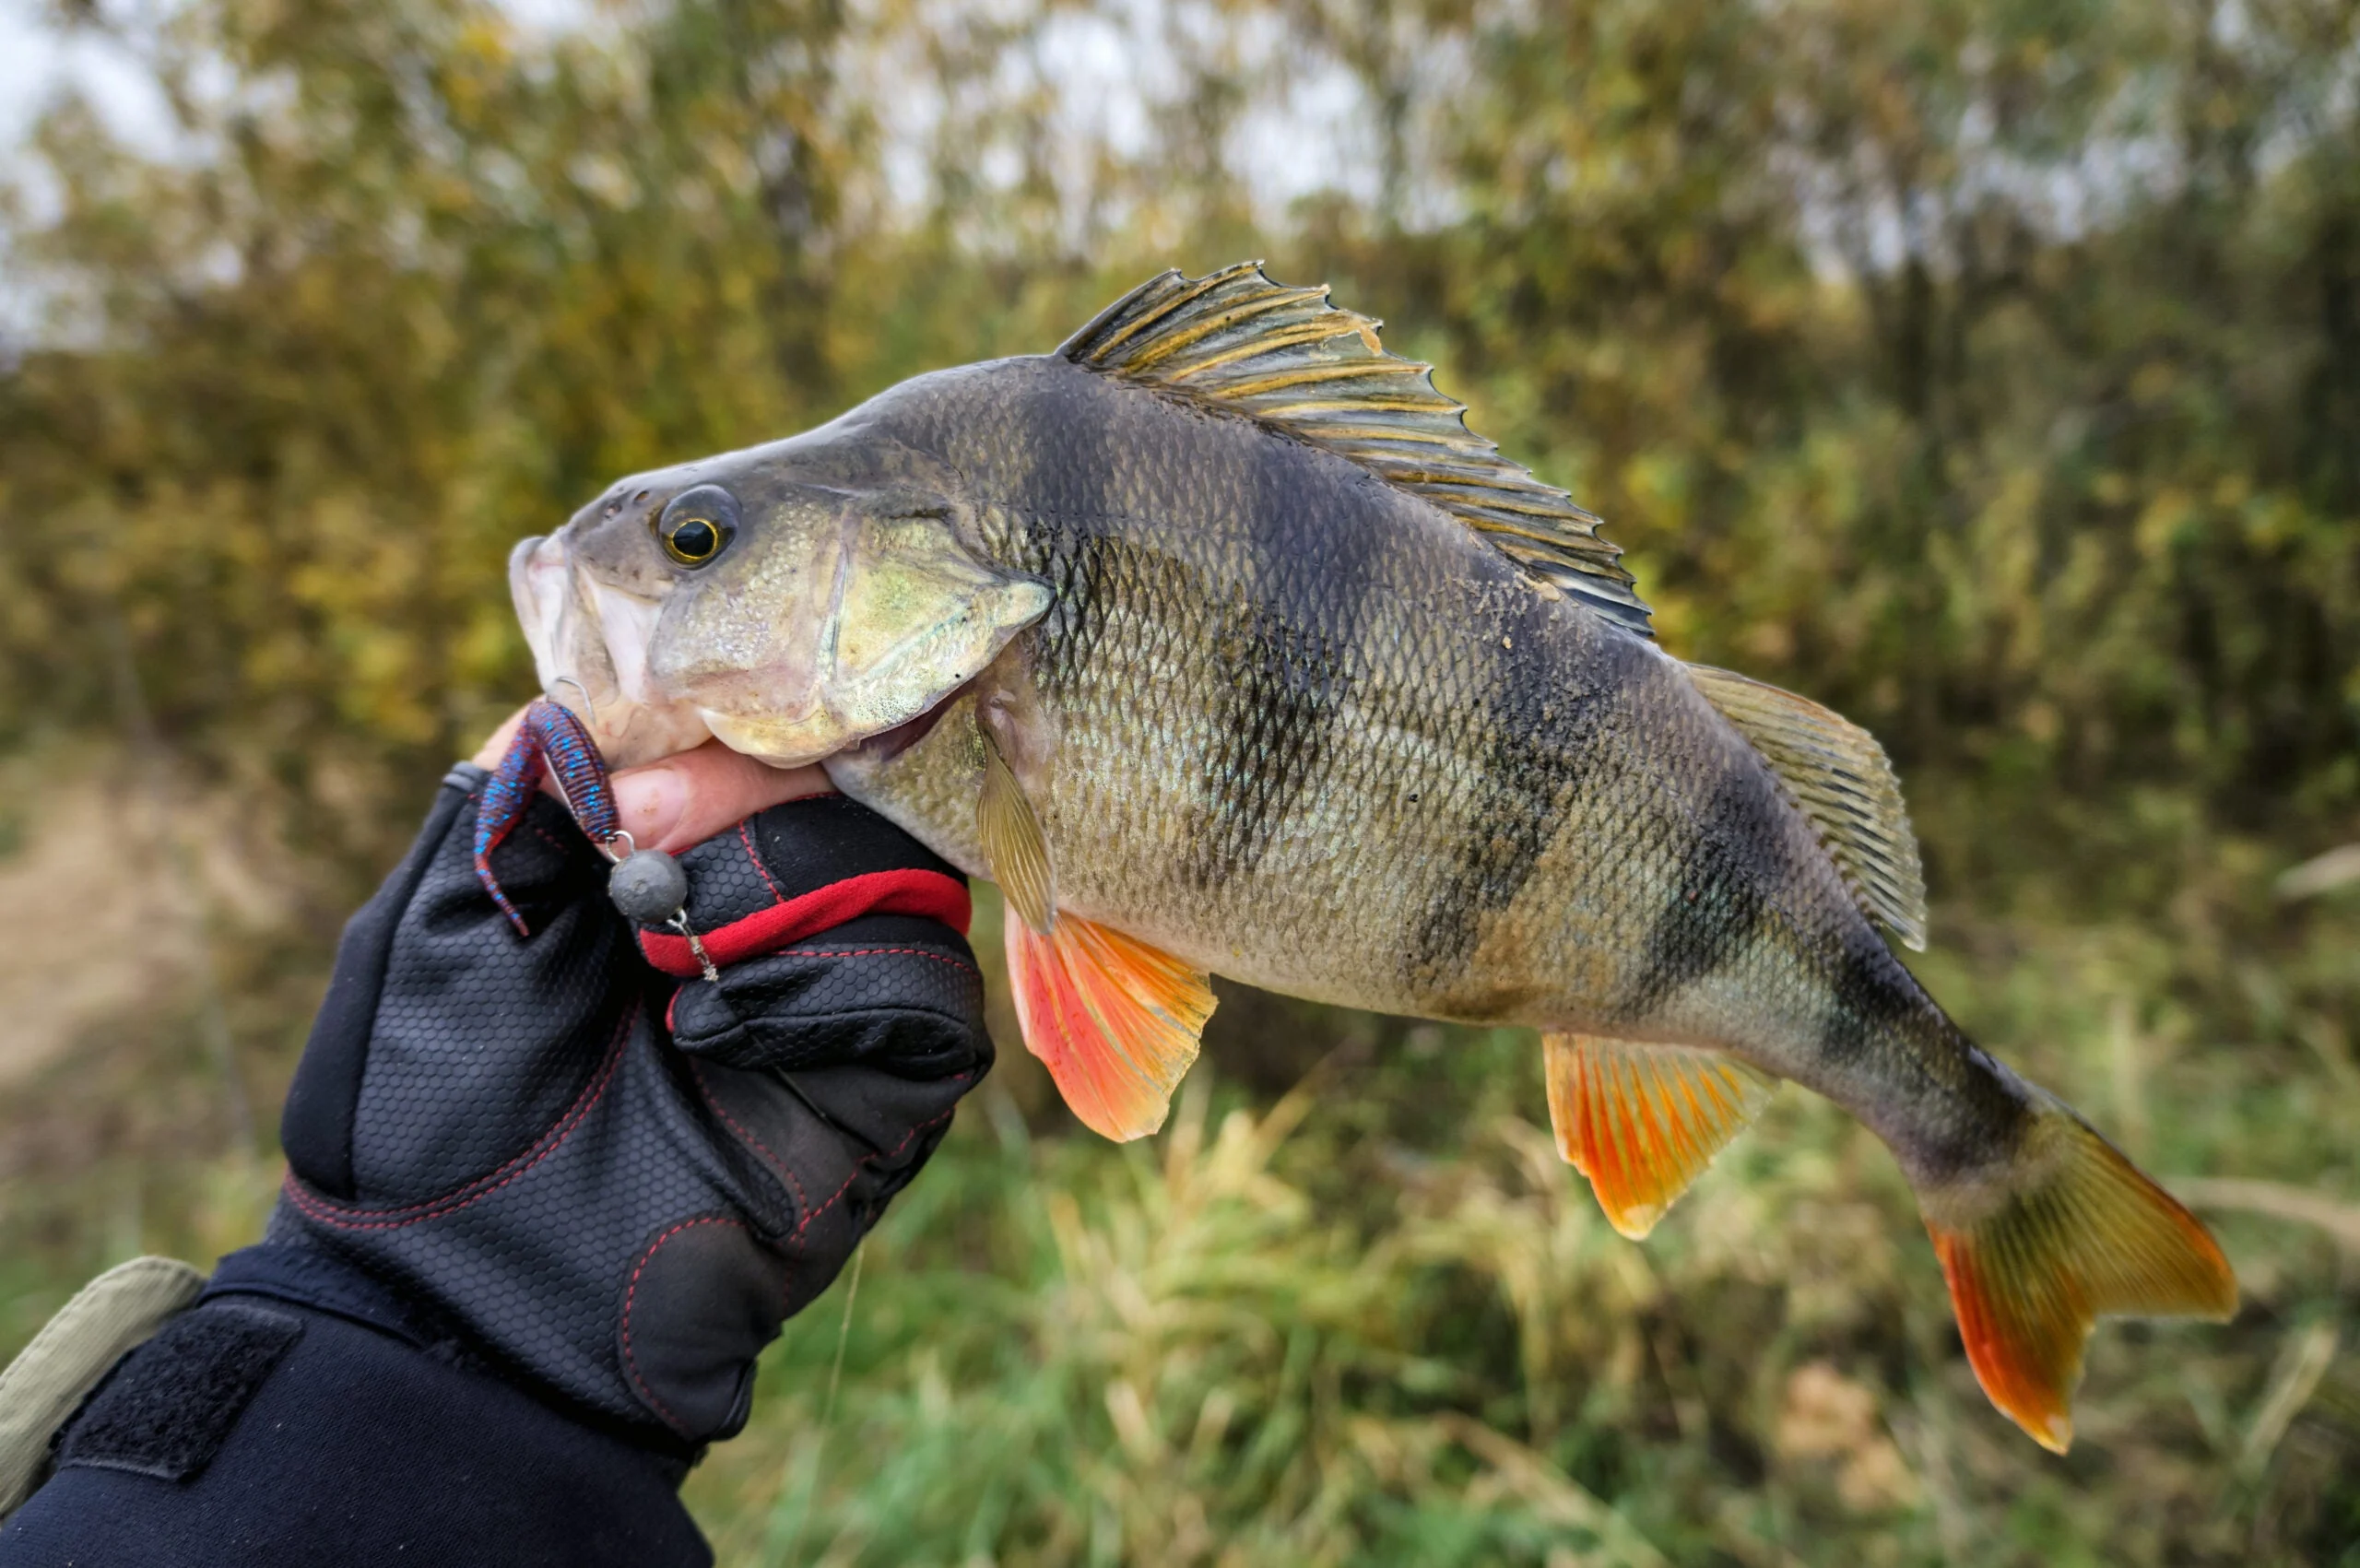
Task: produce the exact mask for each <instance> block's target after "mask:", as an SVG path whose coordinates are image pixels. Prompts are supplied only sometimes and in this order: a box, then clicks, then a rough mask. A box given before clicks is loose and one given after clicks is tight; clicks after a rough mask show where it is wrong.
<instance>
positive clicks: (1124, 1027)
mask: <svg viewBox="0 0 2360 1568" xmlns="http://www.w3.org/2000/svg"><path fill="white" fill-rule="evenodd" d="M1008 972H1009V979H1010V981H1011V982H1012V984H1013V985H1014V987H1015V991H1016V1017H1017V1021H1018V1022H1019V1023H1021V1024H1022V1025H1023V1028H1024V1045H1025V1048H1026V1049H1027V1050H1029V1051H1031V1052H1032V1054H1033V1055H1036V1056H1038V1057H1040V1058H1041V1060H1042V1062H1043V1063H1044V1064H1045V1065H1046V1066H1047V1067H1048V1069H1049V1076H1050V1077H1051V1078H1053V1079H1056V1085H1057V1092H1058V1093H1060V1094H1062V1095H1064V1096H1065V1100H1066V1103H1067V1104H1068V1106H1070V1107H1072V1109H1073V1114H1075V1115H1077V1116H1080V1118H1081V1119H1082V1121H1083V1122H1084V1123H1085V1124H1086V1125H1087V1126H1089V1127H1090V1129H1091V1131H1092V1132H1096V1133H1101V1134H1103V1135H1104V1136H1105V1137H1107V1138H1113V1139H1114V1140H1115V1142H1117V1143H1127V1142H1129V1141H1130V1140H1131V1139H1132V1138H1145V1137H1146V1136H1147V1135H1148V1134H1150V1133H1151V1132H1153V1131H1155V1130H1156V1129H1157V1128H1159V1127H1161V1126H1163V1118H1164V1116H1165V1114H1167V1113H1168V1112H1169V1111H1170V1110H1171V1109H1172V1091H1173V1090H1174V1088H1175V1087H1176V1086H1177V1085H1178V1084H1179V1082H1180V1079H1181V1078H1182V1077H1183V1076H1184V1075H1185V1074H1186V1072H1187V1070H1188V1067H1189V1065H1190V1064H1191V1063H1193V1062H1194V1061H1196V1059H1197V1043H1198V1037H1199V1036H1200V1035H1201V1034H1202V1033H1203V1032H1204V1028H1205V1020H1207V1019H1209V1018H1210V1017H1212V1012H1213V993H1212V985H1211V984H1210V977H1209V976H1208V975H1206V974H1205V973H1203V972H1202V971H1199V970H1196V969H1192V968H1190V967H1189V966H1188V965H1187V964H1186V963H1184V962H1183V961H1180V960H1178V959H1176V958H1174V957H1173V956H1172V955H1171V954H1169V953H1167V952H1164V951H1162V950H1161V949H1156V948H1151V947H1149V946H1148V945H1147V944H1146V943H1145V942H1141V941H1139V940H1137V939H1135V938H1133V937H1127V936H1125V935H1123V933H1121V932H1120V931H1115V930H1110V929H1108V928H1107V927H1106V926H1103V925H1095V924H1093V923H1091V922H1090V921H1087V920H1083V919H1080V918H1079V917H1077V916H1075V915H1071V914H1056V916H1055V917H1054V921H1053V923H1052V925H1051V926H1050V929H1049V930H1048V932H1047V933H1046V934H1045V935H1044V934H1042V933H1040V932H1036V931H1034V930H1033V929H1032V927H1031V926H1030V925H1026V924H1025V923H1024V922H1023V921H1021V920H1010V921H1009V922H1008Z"/></svg>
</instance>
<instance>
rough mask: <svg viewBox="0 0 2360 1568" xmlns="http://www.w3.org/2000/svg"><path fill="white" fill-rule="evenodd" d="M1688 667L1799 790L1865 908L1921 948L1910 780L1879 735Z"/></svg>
mask: <svg viewBox="0 0 2360 1568" xmlns="http://www.w3.org/2000/svg"><path fill="white" fill-rule="evenodd" d="M1688 673H1689V675H1690V677H1691V678H1693V679H1694V680H1695V682H1696V689H1697V690H1700V691H1702V692H1703V693H1704V694H1705V701H1709V702H1711V703H1712V704H1713V706H1714V707H1716V708H1717V709H1719V710H1720V713H1721V716H1722V717H1723V718H1725V719H1727V720H1729V723H1731V724H1733V725H1736V726H1737V727H1738V730H1739V732H1740V734H1742V735H1743V736H1744V737H1745V738H1746V739H1748V740H1750V741H1752V743H1753V749H1755V750H1756V751H1759V752H1761V753H1762V757H1763V760H1764V761H1766V762H1768V763H1769V764H1770V770H1771V772H1775V773H1776V774H1777V775H1778V777H1779V780H1780V781H1781V782H1782V783H1784V784H1786V786H1787V788H1788V792H1789V793H1790V794H1792V795H1793V796H1794V797H1795V804H1796V805H1797V806H1799V807H1800V808H1802V812H1803V815H1804V816H1806V817H1808V818H1810V819H1811V826H1813V827H1814V828H1817V829H1818V830H1819V837H1820V842H1821V843H1824V844H1825V845H1826V846H1827V853H1828V854H1829V855H1832V856H1833V857H1834V858H1835V866H1836V869H1838V870H1839V871H1841V872H1843V873H1844V879H1845V881H1847V882H1848V883H1849V884H1851V888H1852V893H1853V896H1854V897H1855V898H1857V899H1858V900H1859V903H1860V907H1861V908H1862V909H1863V910H1865V911H1867V912H1868V914H1870V915H1871V916H1873V917H1874V918H1876V919H1878V920H1882V921H1883V922H1884V923H1885V924H1886V925H1890V926H1892V927H1893V929H1894V934H1895V935H1896V936H1898V937H1900V938H1901V940H1902V943H1903V945H1905V946H1906V947H1908V948H1909V949H1912V950H1913V951H1921V952H1922V951H1923V950H1924V949H1925V947H1926V873H1925V870H1924V868H1923V867H1920V866H1919V865H1918V862H1917V835H1916V834H1914V833H1912V832H1911V831H1909V808H1907V807H1906V806H1905V805H1903V804H1902V800H1901V781H1900V780H1899V779H1896V778H1894V775H1893V764H1892V763H1891V762H1890V761H1888V760H1886V759H1885V754H1884V748H1883V747H1882V746H1879V745H1878V744H1877V737H1875V736H1873V735H1870V733H1869V732H1868V731H1867V730H1864V729H1862V728H1861V727H1860V726H1859V725H1856V724H1854V723H1853V722H1852V721H1851V720H1849V719H1847V718H1846V717H1845V716H1844V715H1843V714H1841V713H1833V712H1830V711H1829V710H1828V709H1825V708H1823V707H1821V706H1820V705H1819V704H1818V703H1816V702H1813V701H1810V700H1809V699H1807V698H1802V697H1798V696H1796V695H1795V694H1794V693H1793V692H1791V691H1781V690H1778V689H1777V688H1776V687H1775V686H1767V685H1764V683H1763V682H1761V681H1758V680H1752V679H1749V678H1746V677H1745V676H1741V675H1734V674H1731V673H1730V672H1729V671H1728V670H1725V669H1715V668H1713V667H1712V666H1709V665H1690V666H1688Z"/></svg>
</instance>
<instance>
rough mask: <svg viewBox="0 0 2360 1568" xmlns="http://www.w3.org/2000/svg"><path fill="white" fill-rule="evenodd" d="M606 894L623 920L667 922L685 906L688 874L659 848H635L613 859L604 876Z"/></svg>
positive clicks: (659, 923) (658, 923) (641, 922)
mask: <svg viewBox="0 0 2360 1568" xmlns="http://www.w3.org/2000/svg"><path fill="white" fill-rule="evenodd" d="M607 896H608V898H610V899H612V900H614V901H615V907H616V908H617V909H619V910H621V911H622V912H623V916H624V918H625V919H628V920H635V921H637V922H639V924H641V925H670V924H671V923H672V922H673V921H674V920H675V919H676V918H679V917H681V915H682V914H683V912H684V911H685V909H686V907H687V905H688V902H689V874H688V873H687V872H685V871H683V870H681V869H680V863H679V862H678V861H677V860H675V859H673V858H672V857H671V856H670V855H667V854H665V853H664V852H663V851H662V850H660V849H643V850H637V851H634V852H633V853H632V854H631V855H626V856H624V857H623V858H622V859H620V860H619V861H617V862H615V868H614V870H613V871H612V872H611V873H609V874H608V878H607Z"/></svg>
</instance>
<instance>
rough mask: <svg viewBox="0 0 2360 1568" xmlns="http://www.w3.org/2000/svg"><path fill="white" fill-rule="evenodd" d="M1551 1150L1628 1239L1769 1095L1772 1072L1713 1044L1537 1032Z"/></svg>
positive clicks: (1649, 1226)
mask: <svg viewBox="0 0 2360 1568" xmlns="http://www.w3.org/2000/svg"><path fill="white" fill-rule="evenodd" d="M1540 1046H1541V1050H1542V1052H1543V1053H1544V1054H1545V1055H1546V1057H1547V1067H1548V1078H1549V1120H1550V1122H1551V1123H1552V1125H1553V1126H1555V1128H1556V1131H1557V1152H1559V1153H1560V1154H1563V1156H1564V1157H1565V1159H1566V1160H1567V1161H1569V1162H1571V1164H1572V1165H1573V1167H1574V1168H1575V1170H1577V1171H1579V1172H1580V1173H1582V1174H1583V1175H1585V1176H1587V1177H1588V1178H1589V1185H1590V1190H1591V1191H1593V1192H1595V1193H1596V1194H1597V1195H1598V1202H1599V1208H1603V1209H1604V1210H1605V1211H1606V1218H1607V1220H1608V1222H1609V1223H1611V1225H1613V1227H1614V1228H1615V1229H1616V1230H1617V1231H1620V1232H1622V1234H1624V1235H1626V1236H1629V1237H1630V1238H1631V1239H1632V1240H1634V1241H1636V1240H1638V1239H1639V1238H1640V1237H1642V1236H1645V1235H1646V1233H1647V1232H1649V1231H1651V1230H1653V1229H1655V1224H1656V1221H1657V1220H1660V1219H1662V1218H1663V1215H1664V1211H1665V1210H1666V1209H1668V1208H1670V1207H1671V1206H1672V1203H1673V1202H1674V1201H1675V1200H1676V1199H1678V1197H1680V1195H1681V1193H1683V1192H1686V1191H1687V1190H1688V1187H1689V1185H1690V1184H1691V1183H1693V1181H1695V1179H1696V1178H1697V1177H1698V1176H1700V1175H1702V1174H1704V1172H1705V1166H1707V1165H1709V1164H1711V1163H1712V1162H1713V1157H1714V1156H1715V1155H1717V1154H1718V1153H1719V1152H1720V1151H1721V1149H1723V1148H1725V1147H1726V1146H1727V1145H1728V1143H1729V1139H1731V1138H1735V1137H1736V1136H1737V1135H1738V1134H1739V1133H1740V1132H1742V1131H1743V1130H1744V1129H1745V1126H1746V1125H1747V1124H1748V1123H1750V1122H1752V1120H1753V1118H1754V1117H1755V1116H1758V1115H1760V1114H1762V1107H1763V1106H1764V1105H1766V1104H1768V1103H1769V1102H1770V1095H1771V1092H1772V1091H1774V1090H1776V1088H1777V1079H1773V1078H1770V1077H1768V1076H1766V1075H1764V1074H1763V1073H1761V1072H1757V1071H1756V1070H1755V1069H1753V1068H1752V1067H1747V1066H1746V1065H1745V1064H1744V1063H1742V1062H1740V1061H1737V1060H1735V1059H1734V1058H1732V1057H1729V1056H1725V1055H1721V1054H1720V1053H1719V1052H1717V1051H1705V1050H1699V1049H1696V1048H1693V1047H1691V1046H1686V1045H1650V1044H1640V1043H1633V1042H1630V1041H1623V1040H1608V1039H1604V1038H1602V1037H1600V1036H1599V1035H1595V1034H1543V1035H1542V1036H1541V1037H1540Z"/></svg>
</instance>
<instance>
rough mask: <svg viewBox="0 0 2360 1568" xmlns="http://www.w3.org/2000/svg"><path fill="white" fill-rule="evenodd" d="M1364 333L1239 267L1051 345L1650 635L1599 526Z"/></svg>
mask: <svg viewBox="0 0 2360 1568" xmlns="http://www.w3.org/2000/svg"><path fill="white" fill-rule="evenodd" d="M1377 326H1378V324H1377V323H1376V322H1375V321H1373V320H1371V319H1370V318H1369V317H1367V316H1363V315H1360V314H1357V313H1355V312H1351V311H1346V310H1339V309H1338V308H1336V307H1335V306H1333V305H1330V304H1329V303H1328V302H1327V287H1326V286H1325V285H1324V284H1323V285H1322V286H1320V287H1319V288H1316V289H1288V288H1282V287H1281V286H1280V285H1279V284H1276V283H1273V282H1271V281H1270V280H1269V279H1268V277H1264V276H1263V274H1262V264H1261V263H1259V262H1240V263H1239V264H1238V265H1235V266H1231V267H1224V268H1222V269H1221V271H1219V272H1214V273H1209V274H1207V275H1206V276H1205V277H1183V276H1181V274H1180V273H1179V272H1177V271H1176V270H1175V271H1172V272H1167V273H1165V274H1163V275H1162V277H1154V278H1150V279H1149V280H1148V281H1147V282H1145V283H1142V284H1140V285H1139V287H1138V288H1137V289H1132V290H1131V291H1130V292H1129V293H1127V294H1126V295H1124V296H1123V297H1122V298H1121V299H1119V300H1117V301H1115V302H1114V303H1113V304H1111V305H1109V306H1107V307H1106V309H1105V310H1103V311H1102V312H1099V314H1098V317H1097V319H1096V320H1094V321H1092V322H1091V324H1089V325H1088V326H1085V327H1083V328H1082V329H1081V330H1080V332H1077V333H1075V334H1074V335H1073V336H1071V337H1069V338H1068V339H1067V340H1066V342H1065V344H1064V346H1063V347H1062V348H1059V349H1058V350H1057V352H1058V353H1060V354H1062V355H1063V356H1064V357H1065V358H1066V359H1068V360H1071V361H1073V362H1074V363H1075V364H1077V365H1081V366H1083V367H1085V368H1087V369H1090V370H1094V371H1105V372H1107V373H1108V374H1111V375H1118V376H1121V377H1123V378H1125V379H1126V380H1129V381H1136V382H1140V383H1147V384H1150V385H1153V386H1157V387H1162V388H1164V389H1166V390H1168V391H1171V392H1174V393H1178V394H1180V395H1184V396H1186V397H1189V398H1193V399H1195V400H1197V401H1198V402H1201V403H1205V404H1208V405H1210V406H1213V407H1222V408H1230V409H1233V410H1235V411H1237V412H1239V413H1242V414H1246V415H1249V416H1251V417H1252V418H1254V419H1258V420H1260V421H1262V422H1263V423H1264V424H1266V425H1268V426H1270V427H1271V428H1272V429H1274V430H1280V431H1282V432H1283V433H1285V434H1287V435H1290V436H1292V437H1293V438H1294V439H1295V440H1297V441H1300V442H1305V443H1306V444H1309V445H1312V446H1317V447H1323V448H1325V449H1326V450H1327V451H1329V452H1333V453H1336V454H1339V455H1340V456H1343V457H1347V458H1350V459H1351V461H1353V462H1355V463H1357V464H1359V465H1361V466H1363V467H1364V468H1366V469H1368V470H1369V471H1370V472H1372V473H1374V474H1375V475H1376V476H1377V477H1380V478H1382V479H1384V480H1385V481H1386V483H1388V484H1391V485H1393V486H1395V487H1396V488H1398V489H1404V490H1407V491H1409V492H1410V494H1412V495H1415V496H1418V497H1420V498H1422V500H1425V501H1431V502H1433V503H1434V505H1436V506H1438V507H1440V508H1442V509H1443V510H1444V511H1445V512H1447V513H1450V514H1451V515H1452V516H1454V517H1456V518H1457V519H1458V520H1459V521H1460V522H1462V523H1464V524H1466V525H1468V526H1469V527H1470V528H1473V529H1474V530H1476V532H1478V533H1480V534H1481V535H1482V536H1483V537H1484V539H1485V540H1486V541H1487V542H1489V543H1490V544H1491V545H1492V546H1493V548H1496V549H1498V550H1499V551H1500V552H1501V553H1502V554H1503V555H1505V556H1507V557H1508V558H1509V559H1510V560H1514V561H1515V562H1516V564H1517V565H1518V566H1519V567H1521V568H1522V569H1523V571H1524V572H1525V574H1526V575H1527V576H1528V577H1529V578H1530V579H1531V580H1532V581H1534V582H1535V583H1539V584H1544V585H1546V586H1547V587H1549V588H1552V589H1554V590H1555V591H1557V592H1560V593H1563V594H1568V595H1573V596H1574V597H1575V598H1577V599H1580V600H1582V601H1583V602H1584V603H1586V604H1587V605H1588V606H1589V607H1591V608H1593V609H1595V610H1598V611H1599V613H1601V614H1603V615H1606V616H1608V617H1610V618H1611V619H1613V620H1615V621H1617V622H1619V623H1620V624H1622V625H1623V626H1625V627H1628V628H1629V629H1631V630H1632V631H1636V632H1638V633H1639V634H1640V635H1641V636H1643V637H1645V636H1652V635H1654V633H1653V632H1652V631H1650V630H1649V628H1648V625H1647V607H1646V604H1645V603H1644V602H1642V601H1641V599H1640V598H1639V595H1637V594H1635V593H1634V592H1633V591H1632V587H1631V574H1630V573H1629V572H1626V571H1624V570H1623V569H1622V566H1621V565H1620V564H1619V563H1618V562H1617V560H1616V558H1617V557H1618V556H1620V555H1621V554H1622V551H1621V550H1620V549H1618V548H1615V547H1614V546H1612V545H1611V544H1609V543H1607V542H1606V541H1605V540H1604V539H1601V538H1599V536H1598V519H1597V518H1596V517H1593V516H1592V515H1590V514H1589V513H1587V512H1585V511H1583V510H1582V509H1581V508H1580V507H1578V506H1575V504H1574V502H1573V500H1572V498H1571V497H1569V496H1567V495H1566V494H1565V492H1564V491H1563V490H1561V489H1554V488H1552V487H1551V486H1548V485H1544V484H1542V483H1541V482H1540V480H1539V479H1536V478H1534V477H1532V476H1531V474H1529V473H1528V472H1527V471H1526V470H1525V469H1524V468H1522V467H1521V466H1517V465H1516V464H1514V463H1511V462H1509V461H1508V460H1507V459H1506V458H1504V457H1503V456H1501V455H1500V453H1499V448H1497V447H1495V446H1493V444H1492V443H1491V442H1488V441H1485V440H1484V439H1483V438H1482V437H1481V436H1479V435H1477V434H1475V433H1474V432H1473V431H1471V430H1469V429H1468V428H1467V419H1466V412H1467V410H1466V407H1465V405H1463V404H1460V403H1457V402H1455V401H1453V400H1452V399H1450V398H1448V397H1445V396H1444V395H1442V394H1441V393H1439V392H1436V391H1435V390H1434V372H1433V369H1432V367H1430V366H1427V365H1422V364H1420V363H1419V362H1418V361H1417V360H1405V359H1402V358H1401V357H1400V356H1399V355H1398V354H1389V353H1387V352H1386V350H1385V348H1384V347H1383V346H1382V345H1381V344H1379V343H1378V341H1377V336H1376V329H1377Z"/></svg>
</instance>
